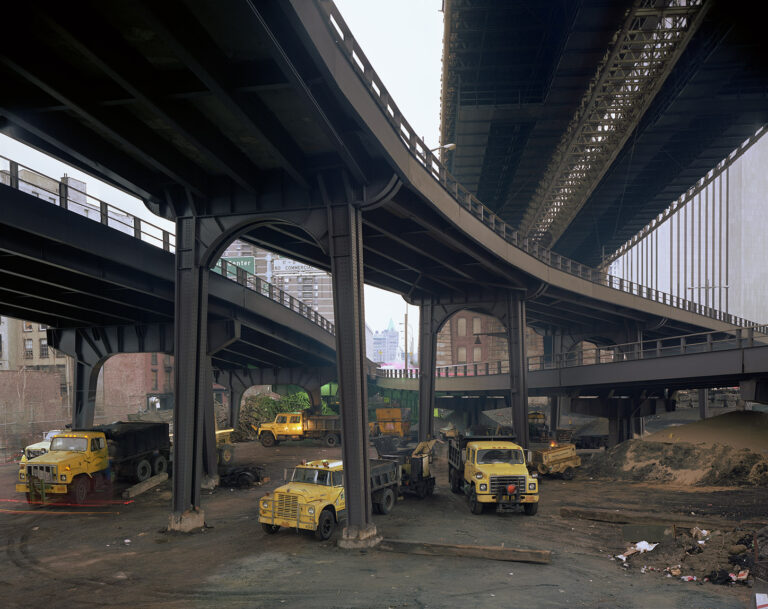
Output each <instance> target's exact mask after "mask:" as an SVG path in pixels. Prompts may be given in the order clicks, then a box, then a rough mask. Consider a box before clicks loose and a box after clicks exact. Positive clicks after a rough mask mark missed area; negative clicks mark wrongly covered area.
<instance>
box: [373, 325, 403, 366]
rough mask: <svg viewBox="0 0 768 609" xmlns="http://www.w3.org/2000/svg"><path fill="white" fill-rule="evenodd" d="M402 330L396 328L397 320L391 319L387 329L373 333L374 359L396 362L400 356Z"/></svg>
mask: <svg viewBox="0 0 768 609" xmlns="http://www.w3.org/2000/svg"><path fill="white" fill-rule="evenodd" d="M399 344H400V332H398V331H397V330H396V329H395V322H393V321H392V320H391V319H390V320H389V325H388V326H387V329H386V330H382V331H381V332H376V333H375V334H374V335H373V358H372V359H373V361H375V362H377V363H388V364H391V363H395V362H397V361H398V360H399V359H400V358H399V355H400V350H399V349H398V345H399Z"/></svg>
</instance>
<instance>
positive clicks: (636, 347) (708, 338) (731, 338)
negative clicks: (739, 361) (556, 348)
mask: <svg viewBox="0 0 768 609" xmlns="http://www.w3.org/2000/svg"><path fill="white" fill-rule="evenodd" d="M760 346H768V326H757V327H751V328H745V329H737V330H732V331H714V332H698V333H696V334H685V335H682V336H671V337H668V338H659V339H653V340H642V341H637V342H632V343H623V344H621V345H609V346H606V347H585V348H583V349H576V350H573V351H569V352H568V353H559V354H555V355H535V356H531V357H529V358H528V371H529V372H535V371H538V370H555V369H561V368H573V367H576V366H593V365H597V364H613V363H616V362H628V361H637V360H645V359H654V358H658V357H669V356H673V355H686V354H691V353H707V352H711V351H726V350H733V349H747V348H751V347H760ZM500 374H509V362H508V361H495V362H478V363H472V364H455V365H451V366H438V367H437V368H436V369H435V376H436V377H437V378H455V377H473V376H494V375H500ZM376 376H378V377H380V378H388V379H417V378H419V376H420V370H419V369H418V368H410V369H408V370H407V371H406V370H403V369H381V368H379V369H377V371H376Z"/></svg>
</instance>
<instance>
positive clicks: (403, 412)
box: [368, 408, 411, 438]
mask: <svg viewBox="0 0 768 609" xmlns="http://www.w3.org/2000/svg"><path fill="white" fill-rule="evenodd" d="M368 427H369V431H370V433H371V434H372V435H375V436H376V435H382V436H397V437H398V438H404V437H405V436H407V435H408V433H409V432H410V430H411V409H410V408H377V409H376V420H375V421H371V422H370V423H368Z"/></svg>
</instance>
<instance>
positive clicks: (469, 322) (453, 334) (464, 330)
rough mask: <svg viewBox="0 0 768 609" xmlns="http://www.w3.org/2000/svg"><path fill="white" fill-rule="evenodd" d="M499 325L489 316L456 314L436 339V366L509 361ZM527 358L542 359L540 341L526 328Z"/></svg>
mask: <svg viewBox="0 0 768 609" xmlns="http://www.w3.org/2000/svg"><path fill="white" fill-rule="evenodd" d="M504 332H505V330H504V326H502V324H501V322H500V321H499V320H498V319H496V318H495V317H493V316H491V315H486V314H484V313H478V312H475V311H469V310H464V311H459V312H458V313H456V314H455V315H453V316H452V317H451V318H450V319H449V320H448V321H447V322H446V323H445V325H444V326H443V327H442V328H441V329H440V332H439V333H438V335H437V358H436V364H437V366H450V365H455V364H475V363H477V364H485V363H486V362H488V363H490V364H492V365H493V364H495V363H496V362H499V361H500V362H503V363H504V365H505V366H506V365H507V362H508V360H509V355H508V350H507V340H506V337H505V336H504V335H503V333H504ZM526 348H527V353H528V357H533V356H537V355H543V353H544V339H543V337H542V336H540V335H539V334H537V333H536V332H534V331H533V330H532V329H531V328H526Z"/></svg>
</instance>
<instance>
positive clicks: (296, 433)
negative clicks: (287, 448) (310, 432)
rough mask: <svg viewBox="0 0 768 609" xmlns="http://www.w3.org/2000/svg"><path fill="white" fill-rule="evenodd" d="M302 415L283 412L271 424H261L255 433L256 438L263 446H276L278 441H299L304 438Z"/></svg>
mask: <svg viewBox="0 0 768 609" xmlns="http://www.w3.org/2000/svg"><path fill="white" fill-rule="evenodd" d="M303 418H304V415H303V413H301V412H283V413H280V414H278V415H277V416H276V417H275V420H274V422H272V423H262V424H261V425H259V427H258V429H257V430H256V431H257V434H258V436H257V437H258V438H259V439H260V440H261V442H262V444H264V443H265V441H266V444H264V445H265V446H272V445H273V444H277V443H278V442H279V441H280V440H300V439H301V438H302V437H303V436H304V424H303Z"/></svg>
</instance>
